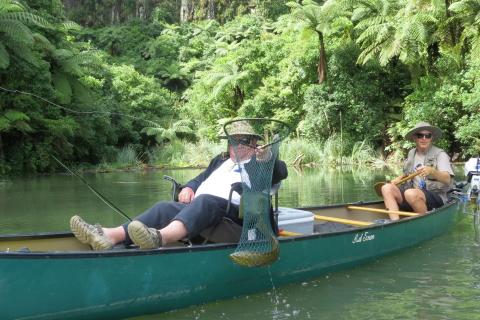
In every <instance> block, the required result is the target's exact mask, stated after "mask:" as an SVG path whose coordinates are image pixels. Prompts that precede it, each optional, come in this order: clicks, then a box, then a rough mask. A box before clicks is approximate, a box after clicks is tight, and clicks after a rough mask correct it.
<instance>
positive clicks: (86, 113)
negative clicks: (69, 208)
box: [0, 86, 160, 221]
mask: <svg viewBox="0 0 480 320" xmlns="http://www.w3.org/2000/svg"><path fill="white" fill-rule="evenodd" d="M0 90H3V91H5V92H8V93H14V94H24V95H28V96H32V97H34V98H37V99H40V100H42V101H44V102H46V103H48V104H50V105H53V106H55V107H57V108H59V109H62V110H65V111H68V112H71V113H76V114H82V115H91V114H103V115H118V116H123V117H127V118H131V119H135V120H141V121H145V122H148V123H150V124H153V125H154V126H156V127H160V125H159V124H158V123H156V122H154V121H151V120H147V119H143V118H139V117H135V116H132V115H129V114H125V113H121V112H109V111H77V110H73V109H70V108H67V107H64V106H61V105H59V104H57V103H55V102H52V101H50V100H47V99H45V98H43V97H41V96H39V95H36V94H34V93H31V92H25V91H20V90H12V89H7V88H4V87H2V86H0ZM51 156H52V158H53V159H55V161H57V162H58V163H59V164H60V165H61V166H62V167H63V168H65V170H67V171H68V172H70V174H72V175H73V176H75V177H77V178H78V179H80V181H82V182H83V183H84V184H85V185H86V186H87V187H88V188H89V189H90V190H91V191H92V192H93V193H94V194H95V195H96V196H97V197H98V198H100V200H102V201H103V202H104V203H105V204H106V205H107V206H109V207H110V208H111V209H112V210H113V211H115V212H116V213H118V214H120V215H122V216H123V217H124V218H126V219H127V220H128V221H132V219H131V218H130V217H129V216H128V215H127V214H126V213H125V212H123V211H122V210H120V209H119V208H118V207H117V206H116V205H114V204H113V203H112V202H111V201H110V200H108V199H107V198H106V197H105V196H103V195H102V194H101V193H100V192H99V191H97V190H96V189H95V188H94V187H92V186H91V185H90V184H89V183H88V182H87V181H86V180H85V179H84V178H82V176H80V175H79V174H78V173H76V172H75V171H73V170H71V169H70V168H69V167H67V166H66V165H65V164H63V163H62V162H61V161H60V160H59V159H57V158H56V157H55V156H53V155H51Z"/></svg>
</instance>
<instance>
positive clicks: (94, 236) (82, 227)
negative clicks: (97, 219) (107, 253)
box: [70, 216, 113, 250]
mask: <svg viewBox="0 0 480 320" xmlns="http://www.w3.org/2000/svg"><path fill="white" fill-rule="evenodd" d="M70 229H71V230H72V232H73V234H74V235H75V237H76V238H77V239H78V240H80V242H82V243H85V244H88V245H90V246H91V247H92V248H93V250H109V249H112V248H113V243H112V242H111V241H110V240H109V239H108V238H107V237H106V236H105V235H104V234H103V230H102V227H101V226H100V225H98V224H96V225H91V224H88V223H86V222H85V221H83V219H82V218H80V217H79V216H73V217H71V218H70Z"/></svg>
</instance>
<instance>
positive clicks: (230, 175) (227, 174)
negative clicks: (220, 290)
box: [70, 120, 288, 250]
mask: <svg viewBox="0 0 480 320" xmlns="http://www.w3.org/2000/svg"><path fill="white" fill-rule="evenodd" d="M222 133H223V132H222ZM220 138H226V136H225V135H223V134H222V135H221V137H220ZM261 138H262V136H261V135H259V134H257V133H256V132H255V131H254V129H253V128H252V126H251V125H250V124H249V123H248V122H247V121H245V120H239V121H235V122H234V124H233V125H232V127H231V128H229V140H228V152H227V153H222V154H220V155H218V156H216V157H215V158H213V159H212V160H211V161H210V164H209V165H208V167H207V169H205V170H204V171H203V172H202V173H200V174H199V175H198V176H197V177H195V178H194V179H192V180H190V181H189V182H187V183H186V184H185V185H183V186H181V191H180V193H179V194H178V201H160V202H158V203H157V204H155V205H154V206H153V207H151V208H150V209H148V210H147V211H145V212H144V213H143V214H141V215H139V216H137V217H136V218H134V220H133V221H132V222H128V223H125V224H123V225H121V226H117V227H113V228H105V227H101V226H99V225H96V226H94V225H91V224H88V223H87V222H85V221H84V220H83V219H82V218H81V217H79V216H77V215H75V216H73V217H72V218H71V219H70V229H71V230H72V232H73V234H74V235H75V236H76V237H77V238H78V240H80V241H81V242H83V243H86V244H89V245H90V246H91V247H92V248H93V249H94V250H109V249H112V248H113V247H114V246H115V245H116V244H119V243H122V244H124V245H127V246H128V245H131V244H132V243H133V244H135V245H137V246H138V247H140V249H153V248H157V247H162V246H164V245H168V244H170V243H173V242H176V241H178V240H181V239H184V238H188V239H191V238H194V237H196V236H197V235H199V234H200V233H201V232H202V231H203V230H205V229H207V228H209V227H212V226H215V225H216V224H217V223H219V222H220V220H222V218H224V217H226V218H229V219H230V220H231V221H233V222H235V223H237V224H242V222H243V221H242V219H241V217H240V216H239V203H240V194H239V193H238V192H233V193H232V198H231V202H229V199H230V196H229V194H230V191H231V189H232V185H233V184H235V183H237V182H241V181H242V180H241V170H240V161H245V160H247V157H250V158H252V156H253V155H254V154H256V153H255V150H257V142H258V141H259V140H260V139H261ZM232 144H241V146H245V150H246V151H240V152H239V151H238V150H237V151H236V152H234V147H233V146H232ZM237 149H238V148H237ZM272 161H275V163H274V166H273V175H272V184H276V183H278V182H280V181H281V180H283V179H285V178H287V175H288V171H287V166H286V164H285V162H283V161H281V160H279V159H273V160H272ZM227 208H228V210H227Z"/></svg>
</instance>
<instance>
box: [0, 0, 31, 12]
mask: <svg viewBox="0 0 480 320" xmlns="http://www.w3.org/2000/svg"><path fill="white" fill-rule="evenodd" d="M25 10H26V8H25V6H24V5H23V4H21V3H20V2H18V1H12V0H1V1H0V15H1V14H2V13H4V12H18V11H25Z"/></svg>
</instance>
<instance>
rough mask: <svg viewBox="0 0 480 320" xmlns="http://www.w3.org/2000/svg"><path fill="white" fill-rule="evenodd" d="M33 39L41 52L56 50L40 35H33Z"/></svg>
mask: <svg viewBox="0 0 480 320" xmlns="http://www.w3.org/2000/svg"><path fill="white" fill-rule="evenodd" d="M33 39H34V42H35V44H37V45H38V47H39V48H41V49H43V50H46V51H48V52H50V53H51V52H53V51H55V50H56V48H55V46H54V45H53V44H52V43H51V42H50V41H49V40H48V39H47V38H46V37H45V36H44V35H43V34H41V33H34V34H33Z"/></svg>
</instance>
